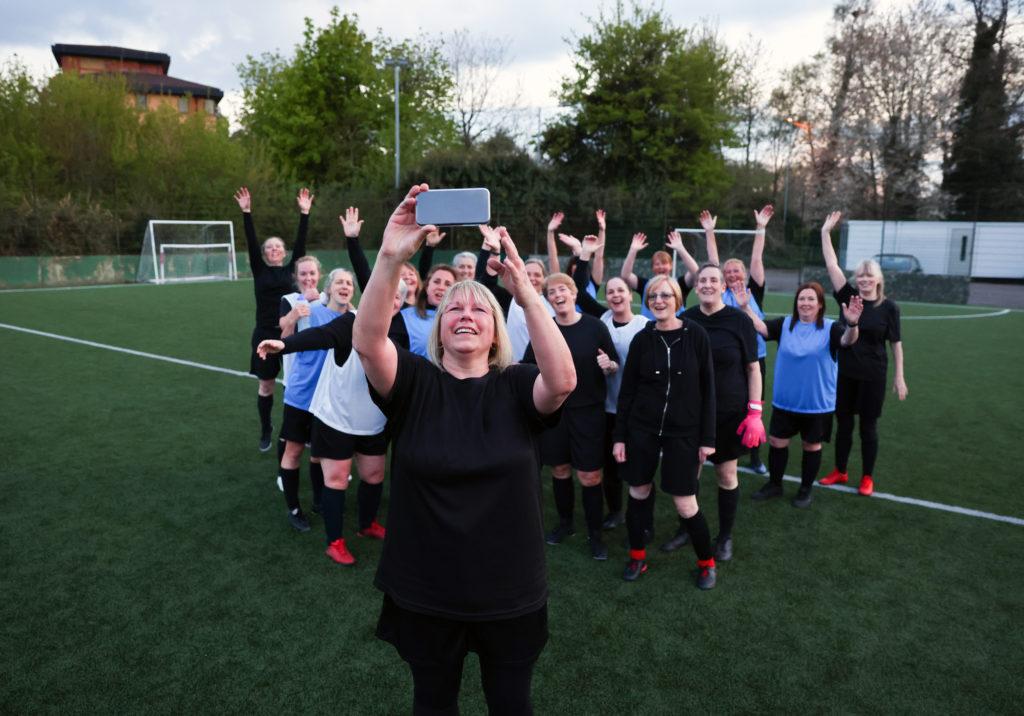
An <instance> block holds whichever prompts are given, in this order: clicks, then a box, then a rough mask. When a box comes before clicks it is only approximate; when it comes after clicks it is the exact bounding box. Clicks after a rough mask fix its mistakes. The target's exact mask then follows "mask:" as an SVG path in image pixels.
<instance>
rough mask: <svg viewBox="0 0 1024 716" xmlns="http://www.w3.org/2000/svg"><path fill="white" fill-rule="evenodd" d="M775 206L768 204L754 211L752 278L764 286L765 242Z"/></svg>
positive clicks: (751, 258)
mask: <svg viewBox="0 0 1024 716" xmlns="http://www.w3.org/2000/svg"><path fill="white" fill-rule="evenodd" d="M774 213H775V208H774V207H773V206H772V205H771V204H766V205H765V206H764V208H763V209H761V211H755V212H754V226H755V228H754V247H753V248H752V249H751V250H750V280H751V281H753V282H754V283H756V284H757V285H758V286H760V287H761V288H764V242H765V235H766V233H767V231H768V222H769V221H771V220H772V215H773V214H774Z"/></svg>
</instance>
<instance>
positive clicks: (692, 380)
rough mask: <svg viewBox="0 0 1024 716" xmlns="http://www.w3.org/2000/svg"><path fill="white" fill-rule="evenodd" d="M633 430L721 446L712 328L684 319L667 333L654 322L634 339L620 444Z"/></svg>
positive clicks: (620, 412)
mask: <svg viewBox="0 0 1024 716" xmlns="http://www.w3.org/2000/svg"><path fill="white" fill-rule="evenodd" d="M633 430H643V431H644V432H648V433H654V434H655V435H660V436H664V437H684V438H691V439H694V440H697V444H698V445H709V446H713V445H714V444H715V368H714V363H713V362H712V359H711V341H710V340H709V339H708V334H707V331H705V330H704V329H703V328H702V327H701V326H699V325H697V324H696V323H694V322H692V321H687V320H685V319H683V327H682V328H680V329H679V330H676V331H668V332H665V333H662V332H661V331H659V330H657V329H656V328H655V323H654V322H653V321H652V322H651V323H648V324H647V326H646V327H645V328H644V329H643V330H642V331H640V332H639V333H637V334H636V335H635V336H634V337H633V341H632V342H631V343H630V344H629V355H628V357H627V358H626V365H625V366H624V367H623V374H622V387H621V388H620V389H619V404H618V408H617V414H616V416H615V431H614V433H613V435H614V441H615V442H623V443H624V442H627V440H626V438H627V436H628V435H629V433H630V432H631V431H633Z"/></svg>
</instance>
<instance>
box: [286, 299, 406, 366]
mask: <svg viewBox="0 0 1024 716" xmlns="http://www.w3.org/2000/svg"><path fill="white" fill-rule="evenodd" d="M355 321H356V314H355V312H353V311H346V312H345V313H343V314H341V315H340V316H338V317H337V318H335V319H333V320H331V321H329V322H327V323H325V324H324V325H322V326H314V327H312V328H307V329H305V330H302V331H298V332H297V333H293V334H292V335H290V336H288V337H287V338H285V339H284V350H283V351H281V352H282V353H297V352H299V351H317V350H328V349H330V348H333V349H334V363H335V364H336V365H338V366H343V365H345V361H347V360H348V357H349V355H351V353H352V326H353V325H354V324H355ZM388 338H390V339H391V340H392V341H393V342H394V344H395V345H396V346H399V347H401V348H405V349H406V350H409V334H408V332H407V331H406V328H405V321H404V320H403V319H402V314H401V313H396V314H395V315H393V316H392V317H391V327H390V329H389V330H388Z"/></svg>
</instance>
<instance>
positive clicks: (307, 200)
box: [295, 187, 314, 214]
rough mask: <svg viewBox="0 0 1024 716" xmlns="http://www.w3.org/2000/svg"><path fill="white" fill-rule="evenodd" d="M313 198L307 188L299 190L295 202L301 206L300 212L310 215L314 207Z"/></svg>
mask: <svg viewBox="0 0 1024 716" xmlns="http://www.w3.org/2000/svg"><path fill="white" fill-rule="evenodd" d="M313 198H314V197H313V195H312V194H310V193H309V189H307V188H306V187H302V188H301V189H299V195H298V196H297V197H296V198H295V201H297V202H298V204H299V211H301V212H302V213H303V214H308V213H309V210H310V209H311V208H312V206H313Z"/></svg>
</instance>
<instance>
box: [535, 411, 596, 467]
mask: <svg viewBox="0 0 1024 716" xmlns="http://www.w3.org/2000/svg"><path fill="white" fill-rule="evenodd" d="M604 430H605V417H604V405H590V406H587V407H585V408H563V409H562V416H561V418H559V420H558V423H556V424H555V425H554V426H553V427H552V428H550V429H548V430H545V431H544V432H543V433H541V434H540V460H541V462H542V463H543V464H544V465H552V466H553V465H572V466H573V467H574V468H576V469H577V470H583V471H584V472H590V471H593V470H600V469H601V468H602V467H604V440H603V437H604Z"/></svg>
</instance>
